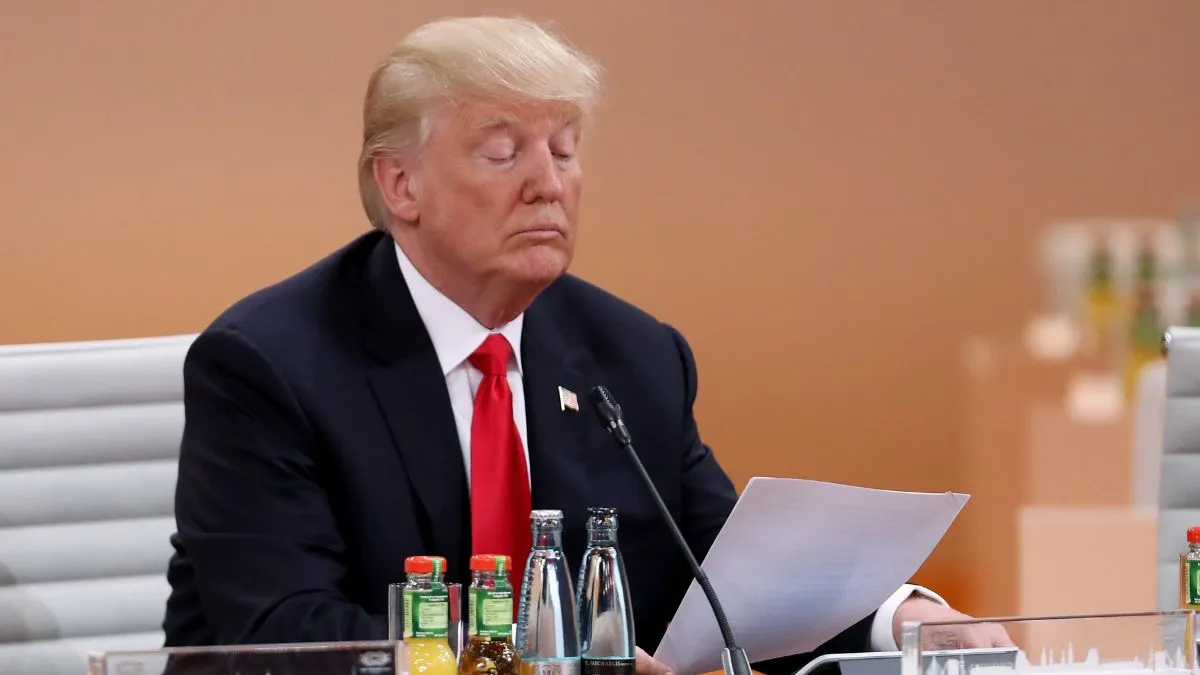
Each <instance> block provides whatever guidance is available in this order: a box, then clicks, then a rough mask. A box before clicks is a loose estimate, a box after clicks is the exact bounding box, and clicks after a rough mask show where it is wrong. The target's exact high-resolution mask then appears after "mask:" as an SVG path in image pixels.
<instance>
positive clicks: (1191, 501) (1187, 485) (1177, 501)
mask: <svg viewBox="0 0 1200 675" xmlns="http://www.w3.org/2000/svg"><path fill="white" fill-rule="evenodd" d="M1163 342H1164V345H1163V348H1164V350H1165V351H1166V352H1167V378H1166V410H1165V414H1164V425H1163V441H1162V466H1161V473H1160V476H1161V478H1160V485H1159V498H1158V504H1159V514H1158V606H1159V607H1160V608H1163V609H1170V608H1178V607H1179V554H1180V553H1182V552H1183V551H1184V550H1185V549H1186V548H1187V529H1188V528H1189V527H1191V526H1194V525H1200V329H1197V328H1177V327H1173V328H1171V329H1170V330H1169V331H1167V334H1166V337H1165V338H1164V341H1163Z"/></svg>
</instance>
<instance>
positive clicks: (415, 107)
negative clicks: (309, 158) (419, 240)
mask: <svg viewBox="0 0 1200 675" xmlns="http://www.w3.org/2000/svg"><path fill="white" fill-rule="evenodd" d="M599 90H600V67H599V65H598V64H597V63H596V62H595V61H593V60H592V59H591V58H589V57H588V56H586V55H585V54H583V53H581V52H579V51H577V50H576V49H574V48H573V47H572V46H571V45H570V44H568V43H567V42H566V41H565V40H563V39H562V38H561V37H559V36H557V35H554V34H552V33H551V32H550V31H549V30H548V29H546V28H545V27H543V26H540V25H538V24H537V23H534V22H532V21H529V20H526V19H522V18H502V17H468V18H450V19H443V20H440V21H435V22H432V23H428V24H425V25H423V26H421V27H419V28H417V29H416V30H414V31H413V32H411V33H409V34H408V35H407V36H406V37H405V38H404V39H403V40H401V41H400V43H399V44H397V45H396V47H395V48H394V49H393V50H392V52H391V53H390V54H389V55H388V57H387V58H386V59H385V60H384V61H383V62H382V63H380V64H379V65H378V66H377V67H376V68H375V70H374V72H372V73H371V78H370V80H369V81H368V84H367V93H366V99H365V101H364V103H363V145H362V152H361V154H360V155H359V160H358V187H359V194H360V196H361V198H362V203H363V208H364V209H365V210H366V212H367V216H368V217H369V218H370V219H371V222H372V223H373V224H374V225H375V226H376V227H380V228H382V227H383V226H384V223H385V222H386V217H387V208H386V206H385V204H384V202H383V198H382V196H381V195H380V193H379V186H378V185H376V183H375V174H374V160H375V158H376V157H378V156H381V155H385V154H395V155H401V156H402V155H406V154H412V153H416V152H418V151H419V150H420V148H421V147H422V146H423V145H424V143H425V140H426V139H427V138H428V136H429V133H430V128H431V122H430V119H431V117H432V115H433V114H434V112H435V111H436V110H437V109H438V108H439V107H440V106H442V105H445V104H447V103H457V102H465V101H480V100H482V101H500V102H521V101H561V102H565V103H568V104H572V105H574V106H577V107H578V108H579V110H580V113H581V114H582V115H583V116H584V117H587V116H589V115H590V113H591V109H592V107H593V105H594V103H595V101H596V97H597V95H598V93H599Z"/></svg>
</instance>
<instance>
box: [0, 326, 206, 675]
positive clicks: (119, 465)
mask: <svg viewBox="0 0 1200 675" xmlns="http://www.w3.org/2000/svg"><path fill="white" fill-rule="evenodd" d="M194 337H195V336H193V335H181V336H170V337H158V338H145V339H130V340H103V341H95V342H78V343H52V344H34V345H16V346H0V673H4V675H26V674H28V675H82V674H83V673H84V672H85V667H86V655H87V652H88V651H91V650H109V649H147V648H158V647H161V646H162V642H163V634H162V629H161V625H162V619H163V611H164V608H165V601H166V597H167V594H168V592H169V587H168V585H167V582H166V566H167V560H168V558H169V556H170V553H171V547H170V543H169V542H168V537H169V536H170V534H171V533H172V532H173V531H174V529H175V521H174V490H175V475H176V470H177V457H178V452H179V440H180V436H181V434H182V430H183V400H182V398H183V372H182V366H183V359H184V356H185V354H186V352H187V349H188V347H189V345H191V343H192V340H193V339H194Z"/></svg>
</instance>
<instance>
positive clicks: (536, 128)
mask: <svg viewBox="0 0 1200 675" xmlns="http://www.w3.org/2000/svg"><path fill="white" fill-rule="evenodd" d="M582 116H583V115H582V112H581V111H580V110H579V108H578V107H577V106H574V105H572V104H569V103H562V102H558V101H538V102H528V103H492V102H470V103H464V104H461V105H459V106H457V108H456V109H455V112H454V119H455V124H454V126H455V127H456V128H457V130H459V131H460V132H466V133H468V134H472V135H474V134H487V133H488V132H492V131H496V130H505V129H509V130H513V131H517V132H524V133H547V134H549V133H554V132H556V131H558V130H560V129H562V128H564V127H569V126H573V125H575V124H577V123H578V122H579V121H580V120H581V118H582Z"/></svg>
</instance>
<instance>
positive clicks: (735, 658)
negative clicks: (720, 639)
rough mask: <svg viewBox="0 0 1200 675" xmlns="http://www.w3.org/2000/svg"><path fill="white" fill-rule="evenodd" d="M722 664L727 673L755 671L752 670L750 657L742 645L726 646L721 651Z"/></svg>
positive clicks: (740, 674) (739, 673)
mask: <svg viewBox="0 0 1200 675" xmlns="http://www.w3.org/2000/svg"><path fill="white" fill-rule="evenodd" d="M721 666H722V668H723V669H724V670H725V675H752V672H753V671H751V670H750V658H749V657H747V656H746V650H744V649H742V648H741V647H735V648H733V649H730V648H728V647H726V648H725V649H724V650H723V651H722V652H721Z"/></svg>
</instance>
